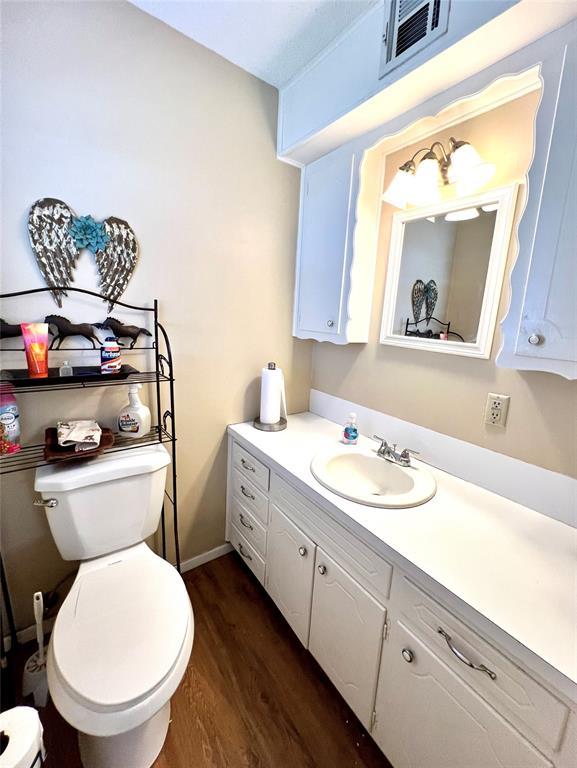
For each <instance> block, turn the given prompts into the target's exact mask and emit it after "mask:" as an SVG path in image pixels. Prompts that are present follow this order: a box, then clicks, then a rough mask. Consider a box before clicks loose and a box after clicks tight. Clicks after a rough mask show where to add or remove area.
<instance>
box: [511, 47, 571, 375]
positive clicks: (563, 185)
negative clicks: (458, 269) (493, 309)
mask: <svg viewBox="0 0 577 768" xmlns="http://www.w3.org/2000/svg"><path fill="white" fill-rule="evenodd" d="M576 90H577V42H574V43H572V44H571V45H569V46H568V48H567V57H566V60H565V65H564V68H563V76H562V80H561V86H560V89H559V99H558V102H557V108H556V112H555V126H554V129H553V136H552V140H551V148H550V151H549V156H548V162H547V171H546V175H545V183H544V186H543V195H542V198H541V204H540V209H539V219H538V222H537V230H536V232H535V241H534V245H533V256H532V259H531V266H530V269H529V277H528V281H527V290H526V294H525V301H524V305H523V316H522V319H521V326H520V329H519V337H518V340H517V353H520V354H523V355H525V356H530V357H542V358H548V359H554V360H565V361H569V362H574V361H576V360H577V302H576V301H575V291H576V288H577V256H576V253H577V252H576V247H577V246H576V243H577V216H576V212H577V143H576V141H575V136H576V135H577V102H576V100H575V92H576ZM529 339H531V341H529Z"/></svg>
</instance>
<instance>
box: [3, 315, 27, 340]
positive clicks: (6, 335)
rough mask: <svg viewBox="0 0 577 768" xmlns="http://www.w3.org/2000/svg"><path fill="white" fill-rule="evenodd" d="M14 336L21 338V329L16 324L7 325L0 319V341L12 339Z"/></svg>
mask: <svg viewBox="0 0 577 768" xmlns="http://www.w3.org/2000/svg"><path fill="white" fill-rule="evenodd" d="M16 336H22V328H21V327H20V325H19V324H17V323H14V324H12V323H7V322H6V320H4V319H3V318H1V317H0V339H14V338H16Z"/></svg>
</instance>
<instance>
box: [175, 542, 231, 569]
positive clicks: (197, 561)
mask: <svg viewBox="0 0 577 768" xmlns="http://www.w3.org/2000/svg"><path fill="white" fill-rule="evenodd" d="M229 552H232V545H231V544H228V543H226V544H221V545H220V546H218V547H214V549H209V550H208V552H201V554H200V555H195V557H191V558H189V559H188V560H183V561H182V563H181V564H180V571H181V573H186V572H187V571H192V570H193V569H194V568H198V566H199V565H204V564H205V563H209V562H210V561H211V560H216V559H217V558H218V557H222V556H223V555H228V553H229Z"/></svg>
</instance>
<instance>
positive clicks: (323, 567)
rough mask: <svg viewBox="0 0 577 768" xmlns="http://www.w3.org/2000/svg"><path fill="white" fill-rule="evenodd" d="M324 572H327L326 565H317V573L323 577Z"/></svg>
mask: <svg viewBox="0 0 577 768" xmlns="http://www.w3.org/2000/svg"><path fill="white" fill-rule="evenodd" d="M326 572H327V567H326V565H319V573H320V575H321V576H324V575H325V573H326Z"/></svg>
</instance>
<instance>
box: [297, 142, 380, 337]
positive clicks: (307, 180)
mask: <svg viewBox="0 0 577 768" xmlns="http://www.w3.org/2000/svg"><path fill="white" fill-rule="evenodd" d="M357 188H358V158H357V156H356V155H355V154H354V153H352V152H350V151H343V150H336V151H335V152H331V153H330V154H329V155H326V156H324V157H322V158H321V159H320V160H317V161H316V162H314V163H312V164H311V165H308V166H307V167H306V168H305V169H304V170H303V177H302V183H301V198H300V223H299V240H298V253H297V263H296V280H295V302H294V323H293V335H294V336H296V337H298V338H300V339H316V340H317V341H332V342H333V343H335V344H347V343H349V342H366V341H368V332H369V322H370V311H371V298H372V290H373V276H374V257H373V256H372V255H371V254H368V253H367V254H363V255H362V256H358V257H355V258H353V231H354V225H355V205H356V198H357Z"/></svg>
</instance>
